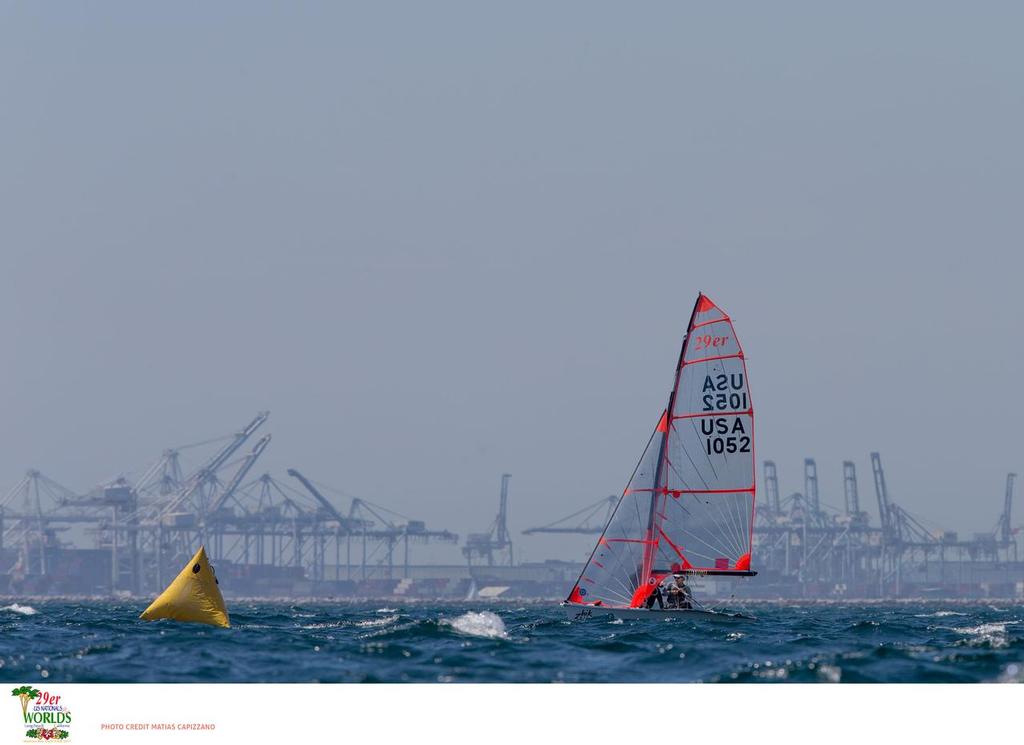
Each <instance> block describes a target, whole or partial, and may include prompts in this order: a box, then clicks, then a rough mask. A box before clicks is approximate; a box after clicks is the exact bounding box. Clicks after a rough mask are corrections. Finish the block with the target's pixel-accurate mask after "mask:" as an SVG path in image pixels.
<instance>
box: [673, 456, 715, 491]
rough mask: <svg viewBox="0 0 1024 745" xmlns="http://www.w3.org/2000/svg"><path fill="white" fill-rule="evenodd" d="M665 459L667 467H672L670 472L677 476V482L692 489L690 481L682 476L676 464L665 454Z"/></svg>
mask: <svg viewBox="0 0 1024 745" xmlns="http://www.w3.org/2000/svg"><path fill="white" fill-rule="evenodd" d="M665 461H666V462H667V463H668V465H669V467H670V468H671V469H672V473H674V474H675V475H676V476H677V477H678V478H679V483H680V484H682V485H683V487H684V488H686V489H692V488H693V486H691V485H690V483H689V482H688V481H687V480H686V479H685V478H683V474H681V473H679V469H678V468H676V464H675V463H673V462H672V461H671V460H669V458H668V457H667V456H666V458H665ZM704 486H707V484H704Z"/></svg>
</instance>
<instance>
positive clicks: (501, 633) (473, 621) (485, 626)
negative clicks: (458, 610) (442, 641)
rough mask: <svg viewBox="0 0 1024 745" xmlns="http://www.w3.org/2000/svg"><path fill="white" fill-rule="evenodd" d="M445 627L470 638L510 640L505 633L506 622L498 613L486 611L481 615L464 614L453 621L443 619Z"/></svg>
mask: <svg viewBox="0 0 1024 745" xmlns="http://www.w3.org/2000/svg"><path fill="white" fill-rule="evenodd" d="M440 623H441V625H443V626H451V627H452V628H453V629H455V630H456V631H458V632H459V633H460V634H467V635H468V636H480V637H483V638H485V639H508V632H507V631H505V622H504V621H502V620H501V617H500V616H499V615H498V614H497V613H491V612H490V611H488V610H485V611H483V612H481V613H473V612H472V611H470V612H469V613H463V614H462V615H461V616H459V617H458V618H453V619H451V620H449V619H447V618H442V619H441V621H440Z"/></svg>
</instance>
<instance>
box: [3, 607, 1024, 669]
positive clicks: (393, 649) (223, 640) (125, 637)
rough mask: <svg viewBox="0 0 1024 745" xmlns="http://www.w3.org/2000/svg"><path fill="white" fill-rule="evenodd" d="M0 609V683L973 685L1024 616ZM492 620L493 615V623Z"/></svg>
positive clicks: (984, 612)
mask: <svg viewBox="0 0 1024 745" xmlns="http://www.w3.org/2000/svg"><path fill="white" fill-rule="evenodd" d="M144 606H145V602H129V601H124V602H110V601H86V602H68V601H63V600H62V601H56V600H49V601H48V600H21V601H18V602H17V603H11V602H10V601H2V602H0V680H3V681H7V682H13V683H40V682H43V681H47V682H312V681H323V682H335V681H337V682H358V681H366V682H370V681H420V682H437V681H442V682H447V681H456V682H491V681H500V682H513V681H529V682H547V681H593V682H602V681H616V682H634V681H635V682H668V681H707V682H719V681H741V682H759V681H766V682H767V681H800V682H812V681H842V682H895V681H905V682H972V681H998V680H1022V679H1024V605H1021V604H1009V603H998V602H997V603H995V604H987V603H983V604H977V605H956V604H951V603H947V604H942V603H916V604H892V605H854V604H851V605H804V606H787V605H781V604H779V605H757V606H750V607H748V608H747V610H748V611H751V612H753V613H755V614H756V615H757V616H758V620H757V621H756V622H748V623H736V622H732V623H730V622H719V623H712V622H707V621H701V622H691V621H680V620H671V621H665V620H662V621H609V620H593V619H591V620H589V621H586V622H584V623H570V622H568V621H566V620H564V618H563V616H562V615H561V613H560V612H559V610H558V609H557V608H556V607H553V606H551V605H526V606H513V605H497V604H491V605H487V604H481V603H466V604H461V605H460V604H445V605H428V604H416V605H401V604H396V603H384V604H382V603H380V602H377V603H373V604H338V603H318V602H310V603H289V602H278V603H269V602H260V603H253V602H245V603H240V602H235V603H233V604H230V605H229V610H230V612H231V620H232V628H230V629H216V628H210V627H205V626H198V625H193V624H177V623H173V622H168V621H159V622H155V623H146V622H143V621H139V620H137V616H138V614H139V612H140V610H141V609H142V608H143V607H144ZM492 614H493V615H492Z"/></svg>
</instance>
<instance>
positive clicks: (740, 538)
mask: <svg viewBox="0 0 1024 745" xmlns="http://www.w3.org/2000/svg"><path fill="white" fill-rule="evenodd" d="M752 505H753V503H752V502H751V510H753V506H752ZM731 508H735V510H736V522H737V525H738V528H737V531H736V545H737V546H738V547H739V554H738V556H742V555H743V554H745V553H746V552H747V551H745V550H744V549H747V550H749V548H748V546H747V542H748V541H749V540H750V537H749V536H750V517H751V516H748V515H747V514H745V511H746V508H747V502H746V498H745V497H737V498H734V499H733V501H732V504H731Z"/></svg>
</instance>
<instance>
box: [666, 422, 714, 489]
mask: <svg viewBox="0 0 1024 745" xmlns="http://www.w3.org/2000/svg"><path fill="white" fill-rule="evenodd" d="M672 429H676V426H675V424H673V425H672ZM676 434H677V435H678V434H679V431H678V430H676ZM677 439H678V441H679V448H680V449H681V450H682V451H683V455H685V456H686V459H687V460H688V461H690V465H691V466H693V472H694V473H695V474H697V478H699V479H700V481H701V483H702V484H703V485H704V487H705V488H707V489H710V488H711V486H710V485H709V484H708V482H707V480H706V479H705V478H704V476H703V475H701V472H700V469H699V468H697V464H696V463H694V462H693V458H691V457H690V453H689V451H688V450H687V449H686V446H685V445H683V440H682V435H679V437H678V438H677ZM701 452H704V451H703V450H702V451H701ZM711 470H712V472H713V471H714V470H715V467H714V466H712V467H711ZM715 478H718V474H717V473H716V474H715Z"/></svg>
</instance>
